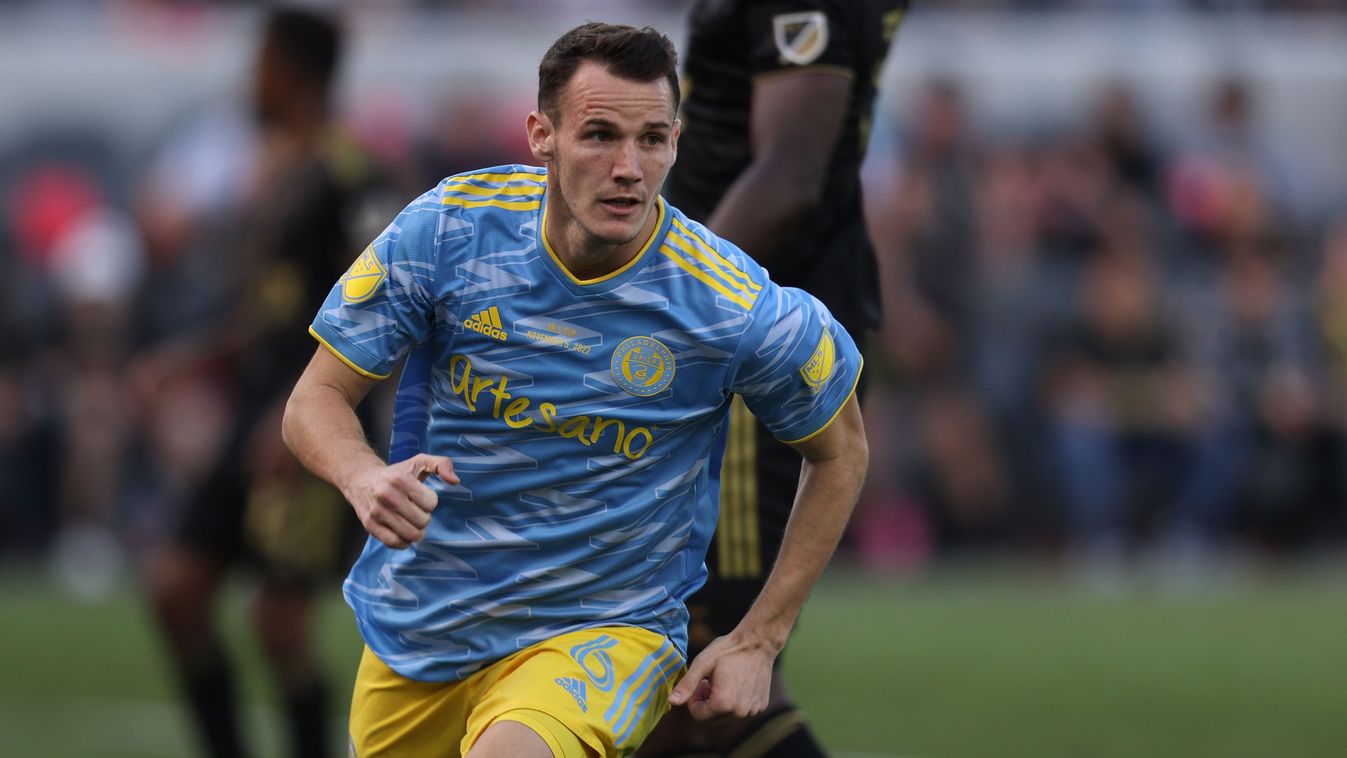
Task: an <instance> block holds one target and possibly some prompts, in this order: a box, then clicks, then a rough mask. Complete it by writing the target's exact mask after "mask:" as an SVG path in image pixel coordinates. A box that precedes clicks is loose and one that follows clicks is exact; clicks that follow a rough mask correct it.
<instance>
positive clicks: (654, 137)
mask: <svg viewBox="0 0 1347 758" xmlns="http://www.w3.org/2000/svg"><path fill="white" fill-rule="evenodd" d="M642 140H643V141H644V142H645V144H646V145H648V146H650V147H655V146H658V145H663V144H664V135H663V134H647V135H645V137H643V138H642Z"/></svg>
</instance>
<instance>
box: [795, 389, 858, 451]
mask: <svg viewBox="0 0 1347 758" xmlns="http://www.w3.org/2000/svg"><path fill="white" fill-rule="evenodd" d="M791 447H793V448H795V451H796V452H798V453H799V454H800V456H801V457H803V458H804V459H805V460H807V461H814V462H817V461H826V460H832V459H834V458H841V457H854V456H857V455H860V456H864V455H865V451H866V442H865V425H864V424H863V423H862V422H861V407H860V404H859V403H858V402H857V400H856V393H855V392H854V391H853V392H852V393H851V396H850V397H849V398H847V401H846V404H844V405H843V406H842V408H841V410H839V411H838V413H837V415H836V416H834V417H833V419H832V420H831V421H829V422H828V423H827V425H826V426H824V427H823V429H821V430H819V431H818V432H817V433H816V434H815V435H814V436H812V437H809V438H807V439H805V440H803V441H801V442H794V443H791Z"/></svg>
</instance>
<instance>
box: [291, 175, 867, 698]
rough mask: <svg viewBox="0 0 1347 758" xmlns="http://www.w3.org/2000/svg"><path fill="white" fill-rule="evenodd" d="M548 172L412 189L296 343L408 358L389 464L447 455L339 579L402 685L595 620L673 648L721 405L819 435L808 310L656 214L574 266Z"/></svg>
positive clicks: (827, 369)
mask: <svg viewBox="0 0 1347 758" xmlns="http://www.w3.org/2000/svg"><path fill="white" fill-rule="evenodd" d="M546 176H547V175H546V171H545V170H543V169H538V168H532V167H525V166H504V167H499V168H493V169H488V170H486V171H483V172H479V173H475V174H467V175H460V176H456V177H451V178H449V179H446V180H444V181H443V182H441V183H440V185H439V186H438V187H436V188H435V189H434V190H432V191H430V192H428V193H426V194H425V195H422V196H421V197H420V198H418V199H417V200H416V201H414V202H413V203H412V204H411V205H409V206H408V207H407V208H406V210H404V211H403V212H402V213H401V214H399V215H398V217H397V219H396V220H394V222H393V223H392V225H390V226H389V227H388V229H387V230H386V231H384V233H383V234H381V235H380V236H379V238H378V239H377V240H375V241H374V243H373V244H372V245H370V247H369V248H368V249H366V251H365V252H364V254H362V255H361V256H360V258H359V259H357V260H356V262H355V263H354V264H353V265H352V267H351V269H350V271H348V272H347V274H346V275H345V276H343V277H342V279H341V280H340V281H339V282H338V283H337V286H336V287H335V288H333V290H332V292H331V294H329V295H328V298H327V301H326V302H325V303H324V304H323V308H322V310H321V311H320V312H319V314H318V317H317V318H316V319H315V320H314V323H313V327H312V332H313V333H314V335H315V336H316V337H317V338H318V339H319V340H321V341H322V342H323V343H324V344H325V345H327V346H328V347H329V348H330V349H331V350H332V351H333V352H335V353H336V354H337V355H338V356H339V357H341V358H342V359H343V360H344V361H345V362H346V363H347V364H348V365H350V366H351V367H352V368H354V369H356V370H357V371H360V372H361V373H363V374H366V375H368V376H374V377H384V376H387V375H388V374H390V373H391V372H392V371H393V370H394V368H395V367H396V366H397V365H398V364H399V363H401V362H402V361H404V359H405V361H406V365H405V367H404V370H403V374H402V378H401V382H400V384H399V387H398V395H397V401H396V410H395V416H394V427H393V439H392V445H391V458H392V459H393V460H394V461H397V460H403V459H406V458H409V457H411V456H413V455H415V454H417V453H422V452H426V453H432V454H436V455H446V456H449V457H450V458H451V459H453V461H454V467H455V469H456V470H457V472H458V474H459V476H460V477H461V479H462V484H460V485H458V486H452V487H451V486H448V485H445V484H444V483H443V482H441V481H440V480H439V479H431V480H429V483H430V484H431V486H432V487H434V488H435V489H436V491H437V492H438V493H439V495H440V503H439V506H438V507H437V508H436V509H435V511H434V513H433V517H432V520H431V523H430V526H429V527H428V529H427V532H426V538H425V539H424V540H423V541H421V542H419V543H417V544H415V545H413V546H412V547H410V548H408V549H405V550H394V549H391V548H389V547H387V546H385V545H383V544H382V543H381V542H379V541H378V540H376V539H373V538H370V539H369V540H368V542H367V543H366V545H365V549H364V552H363V553H362V554H361V556H360V558H359V560H358V561H357V562H356V564H355V566H354V567H353V568H352V569H351V573H350V576H349V577H348V578H347V580H346V583H345V594H346V599H347V601H348V602H349V603H350V604H351V607H352V608H354V609H355V614H356V619H357V622H358V624H359V626H360V631H361V633H362V634H363V636H364V638H365V641H366V643H367V644H368V645H369V646H370V648H371V649H373V650H374V652H375V653H376V654H377V655H378V656H379V657H380V658H381V659H382V660H383V661H384V662H386V663H387V664H388V665H389V666H391V667H392V668H393V669H394V670H396V671H397V672H398V673H400V674H402V675H404V676H407V677H409V678H412V679H419V680H426V681H445V680H456V679H461V678H463V677H466V676H468V675H469V674H471V673H472V672H474V671H476V670H477V669H479V668H480V667H482V666H484V665H486V664H489V663H491V662H492V661H495V660H498V659H500V658H503V657H505V656H506V655H509V654H511V653H513V652H515V651H516V650H519V649H521V648H524V647H527V646H529V645H531V644H534V643H536V642H539V641H542V640H544V639H547V638H550V637H554V636H556V635H559V634H562V633H564V632H567V631H571V630H575V629H580V628H585V627H592V626H598V625H612V624H629V625H633V626H640V627H644V628H647V629H650V630H653V631H655V632H657V633H659V634H663V635H665V636H666V637H668V638H669V639H670V640H672V641H673V642H674V644H675V645H677V646H678V649H679V650H680V652H682V653H683V654H684V656H685V657H686V651H687V631H686V626H687V610H686V608H685V607H684V605H683V602H684V600H685V599H686V598H687V597H688V596H689V595H690V594H692V592H693V591H694V590H695V589H697V588H698V587H699V586H700V585H701V584H702V582H703V581H704V580H705V576H706V569H705V566H704V564H703V559H704V557H705V554H706V548H707V544H708V541H709V539H710V536H711V531H712V530H713V529H714V528H715V524H716V518H717V510H718V502H717V499H718V495H719V493H718V487H717V485H716V482H715V480H714V478H712V476H711V472H710V470H709V469H710V459H711V458H712V457H713V455H714V454H717V453H718V449H717V437H718V433H719V431H720V429H721V426H722V425H723V424H724V423H725V420H726V416H727V411H728V409H729V407H730V400H731V397H732V395H734V394H740V395H742V396H743V397H744V400H745V402H746V403H747V404H748V406H749V408H750V409H752V410H753V412H754V413H755V414H756V415H757V416H758V418H760V419H762V421H763V422H764V423H765V424H766V425H767V426H768V428H770V429H771V430H772V431H773V432H774V433H775V434H776V435H777V436H778V437H780V438H781V439H783V440H786V441H799V440H804V439H807V438H809V437H811V436H813V435H814V434H817V433H818V432H819V431H821V430H822V429H824V428H825V427H826V426H827V425H828V424H829V423H830V422H831V420H832V419H833V418H834V417H835V416H836V415H837V413H838V412H839V411H840V410H841V408H842V407H843V405H844V403H845V402H846V400H847V398H848V397H849V396H850V395H851V393H852V391H853V389H854V388H855V385H856V381H857V379H858V378H859V375H860V369H861V365H860V363H861V361H860V354H859V353H858V352H857V350H856V347H855V344H854V343H853V342H852V340H851V338H850V337H849V336H848V335H847V333H846V332H845V331H844V330H843V329H842V328H841V326H840V325H838V324H837V323H836V322H835V321H833V319H832V317H831V316H830V315H829V313H828V311H827V310H826V309H825V308H824V307H823V305H822V304H820V303H819V302H818V301H817V300H815V299H814V298H813V297H811V296H810V295H808V294H807V293H805V292H802V291H800V290H797V289H788V288H780V287H777V286H775V285H774V284H772V283H771V282H770V281H769V280H768V279H767V274H766V272H765V271H764V270H763V269H762V268H761V267H760V266H758V265H757V264H755V263H754V262H753V261H752V260H751V259H750V258H749V257H748V256H747V255H745V254H744V253H743V252H742V251H740V250H739V249H738V248H736V247H734V246H733V245H731V244H730V243H728V242H725V241H724V240H721V239H719V238H717V237H716V236H715V235H713V234H711V233H710V232H709V231H708V230H707V229H706V228H705V227H703V226H701V225H699V224H697V223H695V222H693V221H690V220H689V219H688V218H687V217H685V216H684V215H683V214H682V213H680V212H679V211H678V210H676V209H674V208H672V207H670V206H669V205H667V204H666V203H665V202H664V201H663V199H661V200H660V201H659V207H658V209H657V212H658V214H659V225H658V228H657V230H656V231H655V234H654V235H653V237H652V238H651V239H650V241H648V242H647V243H646V245H645V247H644V248H643V249H642V250H641V252H640V253H639V254H637V256H636V257H635V258H634V259H633V260H632V261H631V262H630V263H628V264H627V265H625V266H623V267H622V268H621V269H620V270H618V271H614V272H613V273H611V274H609V275H607V276H603V277H600V278H598V279H592V280H586V281H581V280H577V279H576V278H575V277H573V276H571V275H570V274H569V272H568V271H567V270H566V269H565V267H564V266H563V265H562V264H561V263H560V261H559V260H558V258H557V257H556V255H555V254H554V253H553V252H552V250H551V249H550V248H549V247H548V246H547V245H546V244H544V243H540V241H539V240H540V234H539V228H540V226H541V225H542V219H543V209H544V208H545V206H546V202H547V198H546V196H545V193H544V189H545V187H546V183H547V179H546Z"/></svg>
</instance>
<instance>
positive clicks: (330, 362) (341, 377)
mask: <svg viewBox="0 0 1347 758" xmlns="http://www.w3.org/2000/svg"><path fill="white" fill-rule="evenodd" d="M378 383H379V380H378V379H375V378H372V377H370V376H369V375H368V374H365V373H362V372H361V371H359V370H358V369H356V368H355V367H353V366H352V365H351V364H350V363H349V362H348V361H347V360H345V359H344V358H343V357H341V356H340V355H339V354H338V353H336V352H335V351H334V350H332V348H330V347H328V346H327V345H325V344H324V345H319V346H318V349H317V350H315V351H314V353H313V358H311V359H310V360H309V365H308V366H307V367H306V368H305V369H304V373H303V374H302V375H300V378H299V382H298V383H297V384H296V385H295V394H296V395H303V396H309V397H317V396H320V395H321V396H327V397H340V398H341V399H342V400H343V401H344V402H345V403H346V404H347V405H349V406H350V407H351V408H355V407H356V406H357V405H359V404H360V401H361V400H363V399H364V398H365V395H368V394H369V392H370V390H371V389H373V388H374V385H376V384H378ZM329 393H335V394H329Z"/></svg>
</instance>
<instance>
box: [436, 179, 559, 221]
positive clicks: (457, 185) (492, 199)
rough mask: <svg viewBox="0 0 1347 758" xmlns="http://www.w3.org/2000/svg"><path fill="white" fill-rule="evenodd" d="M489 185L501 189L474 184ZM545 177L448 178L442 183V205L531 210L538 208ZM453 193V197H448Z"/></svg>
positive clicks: (545, 187) (545, 183) (545, 181)
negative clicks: (443, 192) (491, 184)
mask: <svg viewBox="0 0 1347 758" xmlns="http://www.w3.org/2000/svg"><path fill="white" fill-rule="evenodd" d="M474 182H489V183H494V184H501V185H505V186H499V187H492V186H483V185H482V184H475V183H474ZM546 189H547V177H546V175H542V174H531V173H528V172H525V171H516V172H514V173H509V174H500V173H484V174H466V175H463V176H454V177H450V178H449V179H448V181H446V182H445V185H444V191H445V193H446V194H445V196H444V198H443V199H441V200H440V203H441V204H442V205H455V206H458V207H460V208H503V209H505V210H508V211H532V210H537V209H538V207H539V206H540V205H541V202H542V196H543V192H544V190H546ZM451 193H456V194H451Z"/></svg>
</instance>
